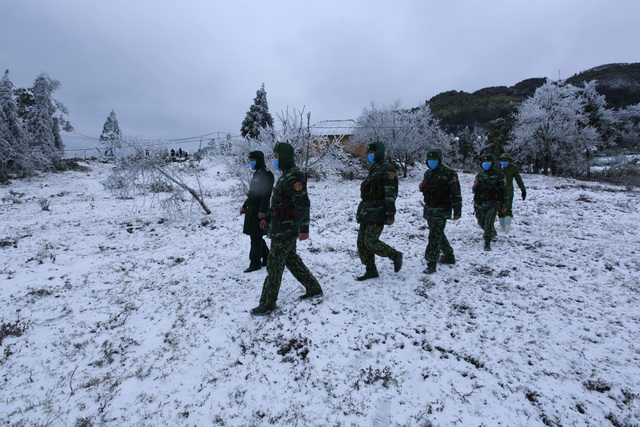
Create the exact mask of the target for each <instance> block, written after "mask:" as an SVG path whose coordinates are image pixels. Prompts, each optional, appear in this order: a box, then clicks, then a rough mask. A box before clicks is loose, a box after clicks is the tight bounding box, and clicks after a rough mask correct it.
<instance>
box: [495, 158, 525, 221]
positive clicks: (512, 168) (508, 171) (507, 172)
mask: <svg viewBox="0 0 640 427" xmlns="http://www.w3.org/2000/svg"><path fill="white" fill-rule="evenodd" d="M498 161H499V162H500V170H501V171H502V173H503V174H504V177H505V179H506V180H507V194H508V195H509V202H508V203H507V210H506V211H504V212H499V213H498V218H499V221H500V228H501V229H502V231H504V232H505V233H508V232H509V231H511V219H512V218H513V212H512V210H511V209H512V208H513V179H514V178H515V179H516V182H517V183H518V187H520V194H521V196H522V201H524V200H525V199H526V198H527V190H526V188H525V187H524V182H523V181H522V177H521V176H520V170H519V169H518V167H517V166H516V165H514V164H513V163H512V162H513V158H512V157H511V154H509V153H502V154H501V155H500V158H499V159H498Z"/></svg>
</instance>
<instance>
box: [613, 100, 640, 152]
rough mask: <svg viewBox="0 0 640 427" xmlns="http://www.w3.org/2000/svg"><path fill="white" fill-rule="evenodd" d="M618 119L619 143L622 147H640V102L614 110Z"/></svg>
mask: <svg viewBox="0 0 640 427" xmlns="http://www.w3.org/2000/svg"><path fill="white" fill-rule="evenodd" d="M614 115H615V117H616V119H617V122H616V124H617V128H618V132H617V134H618V144H619V145H620V147H622V148H640V104H636V105H630V106H628V107H626V108H621V109H620V110H618V111H615V112H614Z"/></svg>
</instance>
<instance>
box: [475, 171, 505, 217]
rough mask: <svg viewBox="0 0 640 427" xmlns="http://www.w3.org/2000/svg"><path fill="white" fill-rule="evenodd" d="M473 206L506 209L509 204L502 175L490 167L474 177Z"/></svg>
mask: <svg viewBox="0 0 640 427" xmlns="http://www.w3.org/2000/svg"><path fill="white" fill-rule="evenodd" d="M473 193H474V196H473V204H474V205H475V206H481V207H493V208H496V209H498V210H500V209H502V208H506V207H507V204H508V202H509V196H508V194H507V184H506V181H505V177H504V174H503V173H502V172H500V171H499V170H498V169H497V168H495V167H492V168H491V169H489V170H488V171H484V170H483V171H482V172H480V173H479V174H478V175H476V180H475V182H474V183H473Z"/></svg>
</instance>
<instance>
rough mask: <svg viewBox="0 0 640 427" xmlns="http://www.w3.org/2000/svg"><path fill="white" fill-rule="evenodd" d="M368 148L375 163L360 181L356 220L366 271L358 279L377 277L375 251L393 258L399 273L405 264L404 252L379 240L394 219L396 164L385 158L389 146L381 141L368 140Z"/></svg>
mask: <svg viewBox="0 0 640 427" xmlns="http://www.w3.org/2000/svg"><path fill="white" fill-rule="evenodd" d="M367 151H368V156H367V158H368V160H369V163H371V165H372V166H371V169H369V175H368V176H367V177H366V178H365V180H364V181H362V184H360V197H361V199H362V201H361V202H360V204H359V205H358V211H357V213H356V221H357V222H358V224H360V229H359V230H358V256H359V257H360V261H361V262H362V264H364V266H365V268H366V271H365V273H364V274H363V275H362V276H359V277H357V280H367V279H373V278H375V277H378V268H377V267H376V260H375V256H376V255H378V256H381V257H385V258H389V259H391V260H392V261H393V270H394V271H395V272H396V273H397V272H399V271H400V269H401V268H402V252H400V251H398V250H396V249H394V248H392V247H391V246H389V245H387V244H386V243H384V242H383V241H381V240H380V235H381V234H382V230H383V228H384V226H385V225H392V224H393V223H394V222H395V215H396V205H395V201H396V198H397V197H398V174H397V172H396V169H395V168H394V167H393V165H391V164H390V163H388V162H387V161H386V160H385V151H386V148H385V146H384V144H383V143H382V142H379V141H376V142H374V143H372V144H369V146H368V147H367Z"/></svg>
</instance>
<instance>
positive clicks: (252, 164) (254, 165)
mask: <svg viewBox="0 0 640 427" xmlns="http://www.w3.org/2000/svg"><path fill="white" fill-rule="evenodd" d="M249 167H251V169H255V168H256V161H255V160H252V161H250V162H249Z"/></svg>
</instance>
